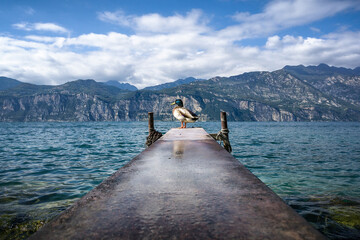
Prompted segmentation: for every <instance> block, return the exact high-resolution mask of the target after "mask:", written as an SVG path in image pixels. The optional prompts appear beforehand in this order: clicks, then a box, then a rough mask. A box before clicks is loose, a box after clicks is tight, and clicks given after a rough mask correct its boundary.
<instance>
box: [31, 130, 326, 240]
mask: <svg viewBox="0 0 360 240" xmlns="http://www.w3.org/2000/svg"><path fill="white" fill-rule="evenodd" d="M31 239H324V236H323V235H321V234H320V233H319V232H318V231H317V230H315V229H314V228H313V227H312V226H311V225H310V224H309V223H307V222H306V221H305V220H304V219H303V218H302V217H300V216H299V215H298V214H297V213H296V212H295V211H294V210H293V209H291V208H290V207H289V206H287V205H286V204H285V203H284V202H283V201H282V200H281V199H280V198H279V197H278V196H277V195H276V194H275V193H273V192H272V191H271V190H270V189H269V188H268V187H267V186H265V184H264V183H262V182H261V181H260V180H259V179H258V178H257V177H255V176H254V175H253V174H252V173H251V172H250V171H249V170H247V169H246V168H245V167H244V166H243V165H242V164H240V163H239V161H238V160H236V159H235V158H234V157H233V156H232V155H231V154H229V153H228V152H227V151H226V150H225V149H223V148H222V147H221V146H220V145H219V144H218V143H217V142H216V141H215V140H213V139H212V138H211V137H210V136H209V134H207V133H206V132H205V130H204V129H202V128H187V129H171V130H170V131H169V132H168V133H166V134H165V135H164V136H163V137H161V138H160V139H159V140H158V141H156V142H155V143H154V144H152V145H151V146H150V147H149V148H147V149H146V150H145V151H143V152H142V153H141V154H139V155H138V156H137V157H135V158H134V159H133V160H132V161H131V162H130V163H128V164H127V165H126V166H124V167H123V168H121V169H119V170H118V171H117V172H116V173H114V174H113V175H112V176H110V177H109V178H108V179H106V180H105V181H104V182H102V183H101V184H100V185H99V186H98V187H96V188H95V189H93V190H92V191H91V192H89V193H88V194H87V195H85V196H84V197H83V198H81V199H80V200H79V201H78V202H77V203H75V204H74V205H73V206H72V207H71V208H69V209H68V210H66V211H65V212H64V213H63V214H61V215H60V216H58V217H57V218H56V219H54V220H53V221H52V222H50V223H49V224H47V225H45V226H44V227H43V228H42V229H40V230H39V231H38V232H37V233H35V234H34V235H32V236H31Z"/></svg>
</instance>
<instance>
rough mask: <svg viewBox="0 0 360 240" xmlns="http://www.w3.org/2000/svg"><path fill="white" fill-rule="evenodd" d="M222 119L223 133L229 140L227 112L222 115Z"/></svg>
mask: <svg viewBox="0 0 360 240" xmlns="http://www.w3.org/2000/svg"><path fill="white" fill-rule="evenodd" d="M220 119H221V132H222V133H223V134H224V135H225V136H226V137H227V138H229V129H228V127H227V119H226V112H221V113H220Z"/></svg>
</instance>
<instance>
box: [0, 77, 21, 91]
mask: <svg viewBox="0 0 360 240" xmlns="http://www.w3.org/2000/svg"><path fill="white" fill-rule="evenodd" d="M19 84H21V82H20V81H18V80H15V79H12V78H7V77H0V91H3V90H6V89H9V88H13V87H16V86H17V85H19Z"/></svg>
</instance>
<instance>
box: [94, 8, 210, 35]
mask: <svg viewBox="0 0 360 240" xmlns="http://www.w3.org/2000/svg"><path fill="white" fill-rule="evenodd" d="M98 18H99V19H100V20H102V21H105V22H110V23H113V24H118V25H121V26H126V27H130V28H132V29H134V30H135V31H136V32H138V33H139V32H142V33H144V32H148V33H149V32H151V33H170V32H180V31H182V32H184V31H199V32H204V31H208V30H209V29H208V28H207V27H206V23H207V21H208V20H207V18H205V16H204V15H203V13H202V11H200V10H197V9H194V10H192V11H190V12H188V13H187V14H186V15H185V16H182V15H179V14H175V15H174V16H168V17H164V16H161V15H160V14H157V13H152V14H146V15H143V16H135V15H125V13H124V12H123V11H116V12H102V13H98Z"/></svg>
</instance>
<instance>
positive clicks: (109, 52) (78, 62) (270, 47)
mask: <svg viewBox="0 0 360 240" xmlns="http://www.w3.org/2000/svg"><path fill="white" fill-rule="evenodd" d="M303 2H304V4H305V5H306V6H300V5H299V4H300V2H299V1H287V0H286V1H274V2H272V3H271V4H269V5H268V6H267V7H266V8H265V10H264V12H263V13H261V14H258V15H256V14H255V15H251V14H242V15H238V16H240V17H238V20H239V21H240V20H241V21H242V22H241V23H240V24H239V25H236V26H233V29H234V30H236V31H235V33H239V32H240V33H242V34H243V33H245V32H246V31H249V32H248V35H246V36H247V37H251V36H253V35H259V34H265V32H266V31H268V30H263V29H261V28H260V26H261V25H260V22H261V21H260V20H261V19H266V20H267V22H266V23H264V24H265V25H266V27H268V28H269V29H270V30H271V31H269V32H274V31H276V29H278V28H285V27H287V26H290V25H291V26H293V25H296V24H302V23H304V22H306V23H310V22H311V21H315V20H316V19H319V16H310V15H311V14H310V15H308V14H307V13H306V14H305V13H303V15H302V14H300V13H294V14H295V15H297V17H293V18H292V17H291V16H289V15H288V14H285V13H284V14H283V15H282V16H274V18H276V19H275V20H274V21H272V19H271V18H270V17H269V16H271V15H274V14H275V13H281V12H282V11H285V7H284V6H288V7H289V8H290V9H293V8H294V7H295V6H296V7H299V8H301V7H302V9H303V10H302V11H305V10H307V9H308V8H309V6H310V5H311V6H312V7H315V6H319V4H320V3H323V4H324V5H326V4H325V2H324V0H319V1H314V2H316V4H315V3H310V1H305V0H304V1H303ZM344 2H346V3H348V4H349V3H350V1H344ZM328 3H329V5H331V6H332V8H331V10H330V9H328V7H327V6H324V8H326V9H328V10H327V11H325V10H321V11H323V12H326V13H322V12H321V11H320V13H322V14H321V15H322V16H323V17H325V16H330V15H331V14H335V12H337V11H340V10H334V9H333V8H336V7H337V9H346V7H345V5H341V4H340V3H339V5H337V1H329V2H328ZM340 5H341V6H342V7H340ZM346 6H347V5H346ZM318 13H319V12H316V14H318ZM313 14H315V13H313ZM264 16H265V17H264ZM300 16H302V17H304V18H306V19H307V20H304V19H301V17H300ZM98 17H99V19H102V21H108V22H112V23H116V24H119V25H122V26H124V25H125V26H128V27H131V28H133V29H134V32H135V33H134V34H133V35H126V34H122V33H117V32H110V33H107V34H96V33H88V34H83V35H80V36H76V37H67V38H66V37H50V36H39V35H29V36H26V37H24V38H21V37H4V36H1V35H0V75H3V76H7V77H13V78H16V79H19V80H21V81H25V82H34V83H40V84H61V83H64V82H67V81H70V80H75V79H79V78H83V79H88V78H92V79H95V80H97V81H106V80H119V81H123V82H129V83H131V84H135V85H136V86H137V87H139V88H142V87H146V86H149V85H155V84H160V83H164V82H168V81H173V80H176V79H178V78H184V77H189V76H193V77H198V78H211V77H214V76H231V75H236V74H240V73H243V72H246V71H255V70H276V69H280V68H282V67H283V66H284V65H298V64H304V65H309V64H318V63H321V62H324V63H328V64H330V65H335V66H343V67H351V68H354V67H357V66H359V65H360V43H359V41H358V39H360V32H351V31H343V32H334V33H331V34H327V35H324V36H322V37H319V38H309V37H306V36H292V35H286V36H280V35H276V34H278V33H276V32H275V33H272V34H268V35H266V37H267V42H266V44H265V45H264V46H257V47H254V46H242V45H240V44H239V43H238V42H236V41H235V40H239V39H242V38H243V37H244V36H245V35H241V36H240V35H236V38H235V37H234V36H233V35H231V34H229V35H228V34H224V33H226V32H227V31H229V30H230V29H231V28H230V27H229V28H226V29H224V30H220V31H215V30H213V29H211V28H210V27H209V26H208V24H207V19H206V17H204V14H203V13H202V12H201V11H199V10H193V11H190V12H189V13H187V14H185V15H179V14H175V15H173V16H166V17H165V16H161V15H159V14H147V15H143V16H126V15H125V14H124V13H122V12H115V13H110V12H108V13H106V14H105V13H103V14H99V15H98ZM288 18H292V19H293V20H292V21H289V22H292V23H281V21H280V19H282V21H286V19H288ZM296 19H298V20H296ZM311 19H313V20H311ZM55 26H58V25H55ZM17 27H18V28H20V29H24V30H28V31H33V30H36V29H37V30H40V29H41V30H45V29H46V30H50V29H53V31H56V30H55V29H57V28H56V27H54V26H51V25H50V26H49V25H35V24H28V23H22V24H19V25H17ZM58 27H60V26H58ZM240 27H242V28H240ZM250 29H255V30H256V31H255V30H254V31H255V34H254V33H252V32H250ZM245 30H246V31H245ZM57 32H58V33H62V32H63V31H57ZM240 43H241V42H240Z"/></svg>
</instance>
